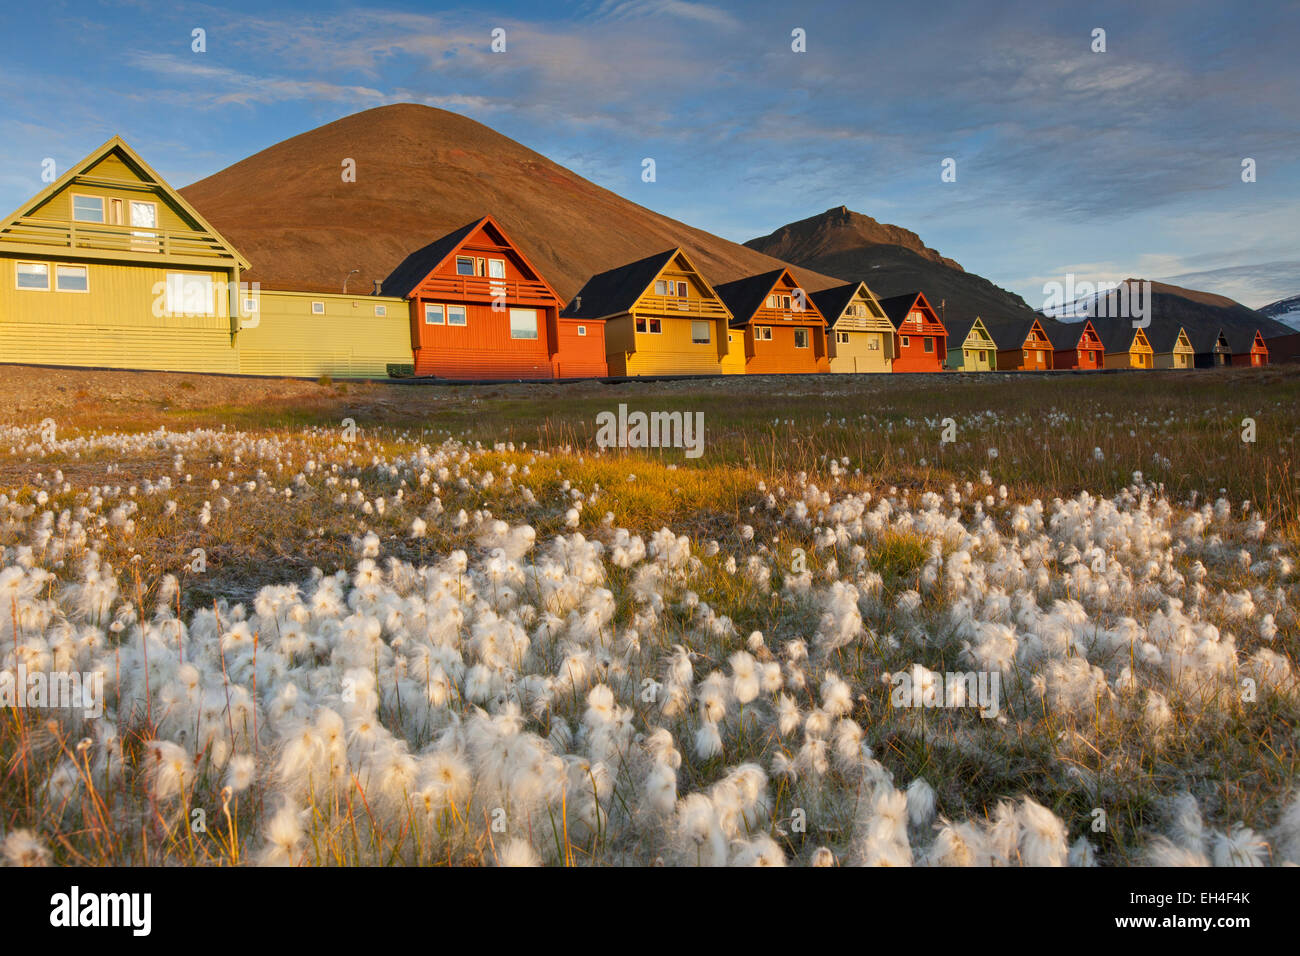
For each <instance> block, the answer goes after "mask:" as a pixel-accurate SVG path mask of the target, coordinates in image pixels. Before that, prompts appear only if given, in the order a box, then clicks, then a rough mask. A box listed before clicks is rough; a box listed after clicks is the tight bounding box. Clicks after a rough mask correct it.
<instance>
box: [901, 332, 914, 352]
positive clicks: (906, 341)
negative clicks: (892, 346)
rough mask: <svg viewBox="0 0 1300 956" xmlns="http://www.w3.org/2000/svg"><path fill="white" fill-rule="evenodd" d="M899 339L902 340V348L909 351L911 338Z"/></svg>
mask: <svg viewBox="0 0 1300 956" xmlns="http://www.w3.org/2000/svg"><path fill="white" fill-rule="evenodd" d="M900 338H901V339H902V340H903V341H902V347H903V348H905V349H910V348H911V347H912V337H911V336H910V335H903V336H900Z"/></svg>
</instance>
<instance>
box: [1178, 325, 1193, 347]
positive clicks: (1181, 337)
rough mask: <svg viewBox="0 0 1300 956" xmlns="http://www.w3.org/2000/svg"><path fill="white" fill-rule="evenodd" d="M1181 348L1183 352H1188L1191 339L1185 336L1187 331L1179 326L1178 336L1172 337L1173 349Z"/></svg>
mask: <svg viewBox="0 0 1300 956" xmlns="http://www.w3.org/2000/svg"><path fill="white" fill-rule="evenodd" d="M1180 345H1181V346H1182V347H1183V349H1184V350H1187V351H1190V350H1191V348H1192V340H1191V337H1190V336H1188V334H1187V329H1185V328H1183V327H1182V326H1181V325H1180V326H1179V327H1178V335H1177V336H1175V337H1174V348H1178V347H1179V346H1180Z"/></svg>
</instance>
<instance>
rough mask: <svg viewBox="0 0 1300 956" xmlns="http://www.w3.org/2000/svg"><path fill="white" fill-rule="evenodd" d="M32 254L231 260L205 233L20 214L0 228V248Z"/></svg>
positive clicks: (209, 261)
mask: <svg viewBox="0 0 1300 956" xmlns="http://www.w3.org/2000/svg"><path fill="white" fill-rule="evenodd" d="M11 244H12V246H16V247H17V249H16V250H15V251H20V252H25V253H31V254H33V255H51V256H55V255H64V254H73V255H77V256H78V257H81V258H91V259H108V260H111V259H143V260H150V259H158V258H165V259H168V260H170V261H173V262H191V263H194V264H211V265H214V266H218V267H222V266H226V265H228V264H230V263H233V262H234V261H235V258H234V256H233V254H232V252H231V250H230V249H229V248H227V247H226V246H225V245H224V244H223V243H222V242H221V240H220V239H218V238H217V237H216V236H215V235H213V234H212V233H208V232H191V231H185V232H176V231H173V230H169V229H141V228H138V227H136V228H133V227H131V226H107V225H101V224H100V223H91V222H64V221H60V220H56V219H37V218H34V217H31V216H23V217H22V218H20V219H17V220H15V221H14V222H13V223H12V224H11V225H9V226H7V227H5V228H3V229H0V245H5V246H10V245H11Z"/></svg>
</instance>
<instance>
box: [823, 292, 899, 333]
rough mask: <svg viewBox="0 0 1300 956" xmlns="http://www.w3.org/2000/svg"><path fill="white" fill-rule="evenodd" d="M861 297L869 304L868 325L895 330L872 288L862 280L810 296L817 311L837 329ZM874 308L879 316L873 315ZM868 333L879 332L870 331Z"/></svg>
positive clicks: (827, 322)
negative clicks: (877, 325) (851, 306)
mask: <svg viewBox="0 0 1300 956" xmlns="http://www.w3.org/2000/svg"><path fill="white" fill-rule="evenodd" d="M859 297H860V298H862V299H864V300H865V301H866V302H867V304H868V308H867V312H868V314H867V316H866V321H867V322H868V323H883V324H885V325H888V326H889V327H890V328H891V329H892V328H893V325H892V324H891V323H890V321H889V317H888V316H887V315H886V314H885V310H884V309H883V308H881V306H880V300H879V299H878V298H876V294H875V293H874V292H872V291H871V287H870V286H869V285H867V284H866V283H865V282H863V281H862V280H861V279H859V280H858V281H857V282H847V283H845V284H844V285H838V286H833V287H831V288H829V289H822V290H821V291H820V292H814V293H812V294H811V296H810V298H811V299H812V300H813V302H814V304H815V305H816V306H817V311H818V312H820V313H821V314H822V318H824V319H825V320H826V324H827V325H828V326H830V327H831V328H835V327H836V323H837V322H839V320H840V319H842V318H845V315H844V313H845V311H846V310H847V309H848V307H849V306H850V305H852V304H853V301H854V300H855V299H857V298H859ZM873 307H874V308H875V310H876V312H877V313H879V314H872V312H871V310H872V308H873ZM858 318H861V317H858ZM868 331H879V330H871V329H868Z"/></svg>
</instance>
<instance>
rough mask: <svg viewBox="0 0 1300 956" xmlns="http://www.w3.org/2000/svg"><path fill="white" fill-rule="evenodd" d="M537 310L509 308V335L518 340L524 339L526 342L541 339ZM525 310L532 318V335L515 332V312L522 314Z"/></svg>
mask: <svg viewBox="0 0 1300 956" xmlns="http://www.w3.org/2000/svg"><path fill="white" fill-rule="evenodd" d="M537 311H538V310H537V309H511V310H510V337H511V338H512V339H519V340H521V341H526V342H536V341H539V340H540V339H541V337H542V328H541V322H540V320H539V319H538V315H537ZM525 312H527V313H528V314H529V315H530V316H531V317H532V320H533V334H532V335H516V334H515V314H516V313H519V314H522V313H525Z"/></svg>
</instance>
